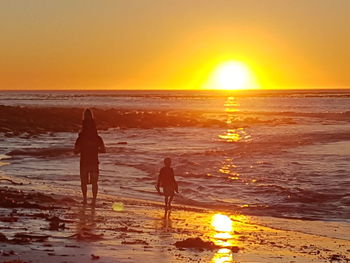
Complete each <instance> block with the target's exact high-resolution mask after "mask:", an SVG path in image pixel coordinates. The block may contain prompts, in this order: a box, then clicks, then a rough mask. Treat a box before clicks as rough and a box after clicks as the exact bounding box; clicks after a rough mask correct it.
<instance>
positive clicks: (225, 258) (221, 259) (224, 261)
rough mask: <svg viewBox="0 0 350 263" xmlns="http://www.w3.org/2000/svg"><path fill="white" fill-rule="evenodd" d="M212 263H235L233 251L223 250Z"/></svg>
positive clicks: (220, 250)
mask: <svg viewBox="0 0 350 263" xmlns="http://www.w3.org/2000/svg"><path fill="white" fill-rule="evenodd" d="M211 262H212V263H229V262H233V257H232V251H231V250H229V249H228V248H221V249H219V250H218V252H217V253H216V254H215V255H214V257H213V258H212V260H211Z"/></svg>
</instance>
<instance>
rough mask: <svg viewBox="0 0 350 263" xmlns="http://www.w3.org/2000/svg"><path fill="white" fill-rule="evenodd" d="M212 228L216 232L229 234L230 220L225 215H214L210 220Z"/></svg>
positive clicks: (230, 229)
mask: <svg viewBox="0 0 350 263" xmlns="http://www.w3.org/2000/svg"><path fill="white" fill-rule="evenodd" d="M212 226H213V227H214V229H215V230H216V231H221V232H231V231H232V220H231V219H230V218H229V217H228V216H226V215H222V214H215V215H214V216H213V219H212Z"/></svg>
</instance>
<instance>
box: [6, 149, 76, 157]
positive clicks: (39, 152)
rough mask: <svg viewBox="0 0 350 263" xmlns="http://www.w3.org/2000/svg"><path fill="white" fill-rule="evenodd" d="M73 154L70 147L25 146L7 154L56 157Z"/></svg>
mask: <svg viewBox="0 0 350 263" xmlns="http://www.w3.org/2000/svg"><path fill="white" fill-rule="evenodd" d="M69 154H71V155H72V154H73V149H72V148H26V149H16V150H12V151H10V152H8V153H6V155H8V156H12V157H13V156H36V157H57V156H62V155H69Z"/></svg>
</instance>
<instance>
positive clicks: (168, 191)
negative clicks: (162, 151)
mask: <svg viewBox="0 0 350 263" xmlns="http://www.w3.org/2000/svg"><path fill="white" fill-rule="evenodd" d="M170 166H171V159H170V158H165V159H164V167H163V168H162V169H160V172H159V176H158V182H157V186H156V189H157V191H158V193H159V194H161V192H160V187H161V186H162V187H163V195H164V203H165V211H168V210H170V209H171V202H172V201H173V199H174V195H175V192H176V193H178V192H179V190H178V186H177V182H176V181H175V176H174V170H173V168H171V167H170Z"/></svg>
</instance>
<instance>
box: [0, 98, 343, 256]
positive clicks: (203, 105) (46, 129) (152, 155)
mask: <svg viewBox="0 0 350 263" xmlns="http://www.w3.org/2000/svg"><path fill="white" fill-rule="evenodd" d="M242 94H243V95H241V96H233V94H223V93H220V92H219V93H216V92H211V93H210V92H202V93H201V92H184V91H181V92H175V91H158V92H155V91H153V92H146V91H143V92H138V91H128V92H121V91H120V92H119V91H115V92H106V91H105V92H102V91H101V92H90V93H89V92H53V91H52V92H24V91H23V92H2V93H0V103H1V106H0V110H1V111H0V133H1V135H2V136H1V138H0V141H1V145H0V191H1V202H0V222H1V225H0V233H1V234H0V262H11V261H14V260H20V261H19V262H48V261H50V262H90V261H95V262H215V263H219V262H237V263H238V262H289V263H290V262H302V263H303V262H348V261H349V258H350V251H349V247H350V239H349V236H350V224H349V213H350V210H349V207H350V206H349V204H350V203H349V189H350V188H349V187H350V184H349V183H350V181H349V180H350V178H349V173H348V171H349V170H350V166H349V157H348V156H349V151H348V149H349V147H348V146H349V141H350V135H349V134H350V132H349V131H350V123H349V108H348V105H349V100H350V93H349V92H348V91H324V92H312V91H303V92H301V91H299V92H297V91H294V92H291V91H289V92H288V93H285V92H282V91H281V92H278V91H273V92H267V91H266V92H262V91H260V92H258V93H256V94H255V93H247V94H244V93H242ZM236 95H237V94H236ZM88 105H90V106H91V108H92V110H93V113H94V116H95V118H96V124H97V127H98V130H99V134H100V136H101V137H102V138H103V140H104V141H105V145H106V149H107V153H105V154H100V179H99V195H98V200H97V205H96V207H95V208H92V206H91V205H90V203H91V189H90V186H89V189H88V195H89V200H88V204H87V205H86V206H84V205H83V204H81V200H82V198H81V192H80V180H79V156H78V155H75V154H74V153H73V147H74V142H75V140H76V138H77V134H78V132H79V130H80V129H81V117H82V112H83V110H84V108H86V107H87V106H88ZM334 105H336V106H334ZM164 157H171V158H172V160H173V168H174V171H175V177H176V180H177V181H178V184H179V190H180V193H179V194H177V195H176V197H175V199H174V204H173V208H172V211H171V214H170V216H169V217H166V216H165V215H164V208H163V196H160V195H159V194H157V192H156V190H155V188H154V186H155V184H156V180H157V176H158V173H159V169H160V168H161V167H162V165H163V164H162V161H163V159H164ZM216 218H219V219H220V220H219V221H218V222H215V220H216ZM223 226H226V227H223ZM199 238H200V239H199Z"/></svg>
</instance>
